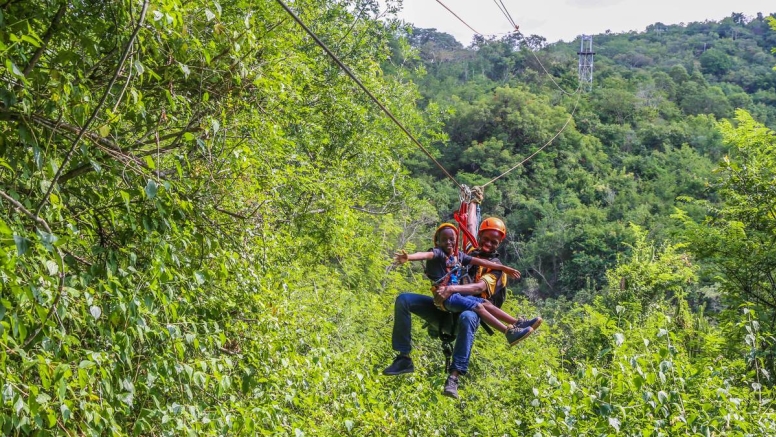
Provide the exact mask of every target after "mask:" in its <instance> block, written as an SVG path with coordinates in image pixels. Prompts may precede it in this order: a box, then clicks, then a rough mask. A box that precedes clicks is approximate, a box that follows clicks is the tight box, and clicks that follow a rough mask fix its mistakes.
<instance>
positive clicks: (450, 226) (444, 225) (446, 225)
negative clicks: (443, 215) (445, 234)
mask: <svg viewBox="0 0 776 437" xmlns="http://www.w3.org/2000/svg"><path fill="white" fill-rule="evenodd" d="M443 229H452V230H453V232H454V233H455V244H456V245H457V244H458V228H456V227H455V225H454V224H452V223H442V224H441V225H439V227H438V228H436V231H434V245H436V241H437V238H438V237H439V233H440V232H442V230H443Z"/></svg>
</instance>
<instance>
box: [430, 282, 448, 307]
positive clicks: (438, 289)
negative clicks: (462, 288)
mask: <svg viewBox="0 0 776 437" xmlns="http://www.w3.org/2000/svg"><path fill="white" fill-rule="evenodd" d="M431 292H432V293H433V294H434V305H436V306H437V308H440V309H444V306H443V305H442V304H443V302H444V301H446V300H447V298H448V297H450V295H451V294H453V293H452V292H451V291H449V290H448V288H447V287H443V286H438V285H435V286H433V287H431Z"/></svg>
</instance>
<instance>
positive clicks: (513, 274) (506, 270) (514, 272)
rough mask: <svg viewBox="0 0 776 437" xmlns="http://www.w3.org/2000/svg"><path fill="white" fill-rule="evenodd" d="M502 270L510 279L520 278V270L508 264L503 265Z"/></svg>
mask: <svg viewBox="0 0 776 437" xmlns="http://www.w3.org/2000/svg"><path fill="white" fill-rule="evenodd" d="M502 271H503V272H504V273H506V274H507V275H509V277H510V278H512V279H520V272H519V271H517V269H513V268H512V267H509V266H504V268H503V269H502Z"/></svg>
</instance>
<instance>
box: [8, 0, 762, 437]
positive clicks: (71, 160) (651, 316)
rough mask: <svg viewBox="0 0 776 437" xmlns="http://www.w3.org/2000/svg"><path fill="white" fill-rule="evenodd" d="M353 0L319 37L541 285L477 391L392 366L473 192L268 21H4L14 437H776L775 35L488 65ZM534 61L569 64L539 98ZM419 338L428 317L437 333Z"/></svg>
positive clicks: (505, 59)
mask: <svg viewBox="0 0 776 437" xmlns="http://www.w3.org/2000/svg"><path fill="white" fill-rule="evenodd" d="M397 6H398V5H397V4H395V3H389V4H388V5H387V6H385V5H384V6H383V7H382V9H381V8H380V7H379V6H378V4H377V3H376V2H372V1H365V0H354V1H336V2H335V1H327V2H311V1H305V0H302V1H296V2H294V4H293V5H292V7H293V8H294V9H295V10H296V11H298V12H299V14H300V15H301V17H302V19H304V20H305V21H306V22H308V23H310V25H311V27H312V29H313V30H314V31H315V32H316V33H317V34H319V35H320V36H321V37H322V38H323V39H324V40H325V42H326V43H327V44H328V45H329V46H330V47H332V49H333V50H334V51H335V52H336V53H337V54H338V56H340V57H341V58H342V60H343V61H344V62H345V63H346V64H347V65H348V66H349V67H350V68H352V69H353V70H354V71H355V72H356V74H357V75H358V76H359V77H360V78H362V80H363V81H364V82H365V83H366V85H367V86H368V87H369V88H370V89H371V90H373V92H375V93H376V94H377V95H378V96H379V98H381V100H383V101H385V102H387V103H388V105H389V107H390V109H391V110H392V111H393V112H394V113H396V114H397V116H398V117H399V118H400V119H401V120H402V121H403V122H405V123H406V124H407V125H408V126H409V128H410V129H411V130H412V131H413V132H414V133H415V134H416V135H418V136H419V138H420V139H421V141H422V142H423V143H424V144H428V145H430V146H431V147H432V148H433V149H434V150H435V153H437V156H438V158H439V159H440V161H441V162H442V164H443V165H445V167H446V168H448V169H450V170H451V172H453V174H454V175H455V177H456V178H457V179H458V180H459V181H461V182H463V183H466V184H468V185H477V184H482V183H484V182H486V181H488V180H489V179H490V178H492V177H494V176H496V175H498V174H499V173H500V172H502V171H504V170H506V169H507V168H509V167H511V166H512V165H514V163H515V162H517V161H519V160H520V159H522V158H523V157H524V156H527V155H528V154H529V153H531V152H532V151H535V150H536V149H538V147H540V146H541V145H542V144H544V143H545V142H546V141H547V140H548V139H549V138H551V137H552V135H554V134H555V133H556V132H557V131H558V130H560V127H561V126H562V125H563V124H564V123H565V122H566V121H567V120H568V119H569V115H570V114H571V113H572V112H573V113H574V117H573V121H571V122H570V124H569V126H568V128H567V129H566V130H565V131H564V132H563V133H562V134H561V135H560V136H559V137H558V139H557V140H556V141H555V142H554V143H553V145H552V146H551V147H550V148H548V149H547V150H546V151H545V152H543V153H541V154H539V155H537V156H536V157H535V158H534V159H532V160H531V161H529V162H528V163H527V164H526V165H525V166H524V167H521V168H518V169H517V170H516V171H514V172H513V173H510V175H508V176H506V177H505V178H503V179H500V180H499V181H497V182H495V183H494V184H493V185H491V186H490V187H488V189H487V191H486V201H485V203H484V204H483V210H484V212H485V213H487V214H495V215H498V216H501V217H504V218H505V219H506V220H507V224H508V226H509V229H510V235H509V238H508V240H507V241H506V242H505V244H504V245H503V246H502V250H503V252H504V253H503V255H504V258H505V259H506V261H507V262H508V263H510V264H512V265H515V266H517V267H518V268H519V269H520V270H521V271H523V272H524V274H525V277H526V278H525V279H524V280H523V281H521V282H520V283H518V284H515V285H514V286H513V287H512V294H511V297H510V299H509V300H508V302H507V309H508V310H509V311H510V312H517V313H523V314H535V313H537V312H540V313H541V314H542V315H543V316H544V317H545V318H546V319H547V322H546V323H545V325H543V327H542V329H541V332H540V333H539V334H538V335H535V336H534V338H532V339H531V341H528V342H525V343H523V344H521V346H520V347H519V348H517V349H509V348H507V347H506V345H504V344H503V343H502V341H499V340H498V339H496V338H490V337H488V336H486V335H484V334H483V335H480V336H479V339H478V341H477V344H476V345H475V350H474V358H473V361H472V368H471V372H470V376H468V377H467V378H466V379H465V380H464V383H463V387H462V394H463V398H462V400H461V401H453V400H450V399H448V398H444V397H442V396H441V384H442V382H443V380H444V377H445V375H444V372H443V370H442V363H443V358H442V354H441V351H440V348H439V345H438V343H435V342H433V341H431V340H430V339H428V338H427V337H426V336H425V335H424V332H423V330H422V329H421V327H420V326H417V328H416V335H415V338H416V340H417V344H416V347H417V350H416V352H415V354H414V356H415V360H416V368H417V369H418V370H417V371H416V373H414V374H412V375H409V376H406V377H401V378H385V377H382V376H380V371H381V369H382V368H383V367H384V366H385V365H387V364H388V363H389V362H390V360H391V358H392V356H393V352H392V351H390V347H389V344H390V342H389V339H390V329H391V325H392V303H393V299H394V298H395V296H396V295H397V294H398V293H400V292H402V291H418V290H424V289H425V287H426V282H425V281H424V279H423V277H422V274H420V272H419V271H414V272H413V271H410V270H406V269H399V270H394V269H393V268H392V267H391V266H390V257H389V254H390V253H391V252H392V251H393V250H394V249H395V248H399V247H404V248H407V249H410V250H411V249H417V248H425V247H427V246H428V245H429V244H430V241H429V238H430V234H431V229H433V227H434V226H435V225H436V224H437V223H438V222H439V221H441V220H446V219H448V218H449V214H450V212H451V211H452V210H453V208H455V206H456V205H455V202H456V201H457V200H456V199H457V193H456V191H455V187H454V186H453V185H452V184H451V183H449V181H447V180H445V179H444V178H443V177H442V176H441V175H440V174H439V173H438V171H437V169H436V168H435V167H433V165H432V164H430V163H429V161H428V159H427V158H426V157H425V156H423V155H421V154H419V153H418V152H417V151H416V150H415V149H414V147H413V146H412V145H411V144H410V143H409V142H408V141H407V140H406V139H405V138H404V137H403V136H402V135H401V134H400V132H398V131H397V130H396V129H395V128H394V127H393V126H392V125H391V124H390V123H389V121H387V120H386V119H385V118H384V117H382V116H381V115H380V114H379V113H378V112H377V111H376V110H375V108H374V107H373V106H372V104H371V103H370V102H369V101H368V100H367V99H366V98H365V96H363V95H362V94H361V93H360V92H359V91H358V89H357V88H356V87H355V85H354V84H353V83H352V82H351V81H350V80H349V79H348V78H347V77H346V76H345V75H344V74H342V73H341V72H340V71H339V70H338V68H337V67H336V66H335V65H333V64H332V63H331V62H330V61H329V60H328V59H327V58H326V56H325V54H323V53H322V52H321V50H320V49H319V48H318V47H317V46H316V45H315V44H314V43H313V42H312V41H311V40H310V39H309V38H307V37H306V36H305V35H304V34H303V32H302V31H301V29H299V28H298V27H297V25H296V24H295V23H294V22H293V21H292V20H291V19H290V18H289V17H288V16H287V15H286V14H285V13H284V11H283V10H282V9H281V8H280V7H279V6H278V5H277V4H275V3H271V2H264V3H261V4H257V3H256V2H248V1H234V2H224V3H223V4H219V3H218V2H212V1H187V2H182V1H178V0H159V1H154V2H148V3H145V2H138V1H120V2H99V1H90V0H80V1H72V2H60V1H55V0H35V1H25V2H19V1H15V0H10V1H6V2H4V4H3V5H0V12H1V14H0V56H1V57H2V59H0V77H2V83H1V84H0V100H1V102H2V104H1V105H0V151H1V153H0V197H1V198H2V199H0V202H2V205H3V208H2V209H1V210H0V247H2V249H3V250H2V252H0V254H1V255H2V257H1V258H0V375H2V377H1V378H0V384H1V385H2V387H1V390H2V393H1V394H0V396H1V397H0V400H1V401H2V402H1V403H0V428H1V429H2V433H3V434H6V435H129V434H131V435H150V434H153V435H160V434H161V435H184V434H187V435H203V434H204V435H221V434H236V435H257V434H258V435H291V436H295V437H298V436H302V435H475V434H480V435H515V436H518V435H539V436H542V435H547V436H549V435H619V434H622V435H637V436H651V435H676V434H685V435H707V436H708V435H768V434H773V433H776V423H775V421H776V415H774V414H773V403H772V396H773V390H772V386H773V382H772V374H773V372H774V357H773V344H774V342H775V341H776V339H774V338H773V334H772V333H773V332H774V321H776V285H774V283H775V282H774V279H773V277H774V272H776V251H775V249H774V245H773V242H774V241H776V240H774V239H775V238H776V191H774V188H773V187H774V184H773V180H774V174H775V172H776V160H775V158H774V157H775V156H776V137H775V136H774V133H773V131H772V130H771V129H772V128H774V127H775V126H776V112H775V111H776V109H774V108H775V106H774V103H776V72H774V71H773V70H772V67H773V65H774V64H776V58H774V56H773V55H772V54H771V50H772V48H773V47H774V46H776V36H775V35H776V32H774V31H772V30H770V29H769V22H770V26H771V27H773V26H775V25H774V24H773V22H774V19H773V18H772V17H767V16H762V15H760V16H757V17H744V16H743V15H741V14H735V13H734V14H732V15H731V16H730V17H728V18H725V19H723V20H721V21H720V22H704V23H690V24H686V25H671V26H666V25H663V24H660V23H656V24H655V25H653V26H650V27H649V28H647V30H646V31H645V32H642V33H628V34H611V33H607V34H605V35H598V36H596V37H595V42H596V51H597V53H598V55H597V59H596V65H597V70H596V80H595V82H594V84H593V88H592V91H591V92H589V93H583V94H581V95H571V96H569V95H567V94H566V93H564V92H563V91H561V90H565V91H566V92H567V93H572V94H573V91H574V89H576V87H577V81H576V73H575V71H576V68H575V63H576V50H577V47H576V45H575V44H553V45H547V44H546V42H545V41H544V39H543V38H541V37H540V36H535V35H532V36H529V37H522V36H519V35H511V36H508V37H504V38H502V39H485V38H475V39H474V41H473V42H472V44H471V45H470V46H468V47H463V46H462V45H461V44H459V43H457V42H456V41H455V40H453V39H452V38H451V37H450V36H449V35H445V34H442V33H439V32H436V31H434V30H429V29H408V28H406V27H404V26H402V25H401V23H398V22H396V21H395V20H394V19H392V18H391V17H392V13H393V12H395V8H396V7H397ZM543 68H546V69H547V70H548V72H549V73H550V74H552V75H553V77H554V81H555V82H552V81H550V79H549V76H548V75H547V74H545V72H544V71H543ZM418 325H420V324H418Z"/></svg>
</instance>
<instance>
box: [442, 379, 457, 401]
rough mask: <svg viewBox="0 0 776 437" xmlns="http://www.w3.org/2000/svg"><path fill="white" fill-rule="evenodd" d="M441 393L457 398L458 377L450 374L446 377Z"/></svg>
mask: <svg viewBox="0 0 776 437" xmlns="http://www.w3.org/2000/svg"><path fill="white" fill-rule="evenodd" d="M442 394H443V395H445V396H449V397H451V398H453V399H458V377H457V376H453V375H450V376H448V377H447V381H446V382H445V389H444V390H443V391H442Z"/></svg>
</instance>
